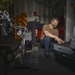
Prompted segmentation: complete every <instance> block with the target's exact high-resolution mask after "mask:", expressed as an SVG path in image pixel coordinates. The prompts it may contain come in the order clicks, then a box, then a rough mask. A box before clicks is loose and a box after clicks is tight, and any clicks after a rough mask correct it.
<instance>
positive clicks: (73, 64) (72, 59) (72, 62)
mask: <svg viewBox="0 0 75 75" xmlns="http://www.w3.org/2000/svg"><path fill="white" fill-rule="evenodd" d="M54 55H55V60H56V61H57V62H58V63H60V64H62V65H64V66H65V67H67V68H69V69H70V70H72V71H75V52H74V53H73V54H71V55H66V54H64V53H61V52H58V51H54Z"/></svg>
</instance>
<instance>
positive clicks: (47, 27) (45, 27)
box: [41, 24, 59, 39]
mask: <svg viewBox="0 0 75 75" xmlns="http://www.w3.org/2000/svg"><path fill="white" fill-rule="evenodd" d="M44 31H48V32H50V33H51V34H53V35H56V36H58V35H59V33H58V29H57V28H56V29H51V28H50V27H49V25H48V24H46V25H44V26H43V28H42V34H41V39H43V38H44V37H45V34H44Z"/></svg>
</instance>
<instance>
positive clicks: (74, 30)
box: [70, 26, 75, 49]
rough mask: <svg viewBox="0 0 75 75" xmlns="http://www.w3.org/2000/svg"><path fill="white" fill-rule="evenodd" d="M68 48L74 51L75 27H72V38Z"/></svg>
mask: <svg viewBox="0 0 75 75" xmlns="http://www.w3.org/2000/svg"><path fill="white" fill-rule="evenodd" d="M70 47H71V48H72V49H75V26H74V29H73V35H72V38H71V43H70Z"/></svg>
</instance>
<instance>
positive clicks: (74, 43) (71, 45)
mask: <svg viewBox="0 0 75 75" xmlns="http://www.w3.org/2000/svg"><path fill="white" fill-rule="evenodd" d="M74 49H75V26H74V29H73V35H72V37H71V42H65V43H64V44H54V50H55V51H58V52H62V53H64V54H67V55H70V54H73V53H74V51H73V50H74Z"/></svg>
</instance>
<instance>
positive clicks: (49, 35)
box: [44, 31, 64, 44]
mask: <svg viewBox="0 0 75 75" xmlns="http://www.w3.org/2000/svg"><path fill="white" fill-rule="evenodd" d="M44 34H45V36H48V37H50V38H53V39H55V40H56V41H57V42H58V43H59V44H61V43H64V41H63V40H62V39H60V38H59V37H58V36H55V35H53V34H51V33H49V32H48V31H44Z"/></svg>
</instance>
